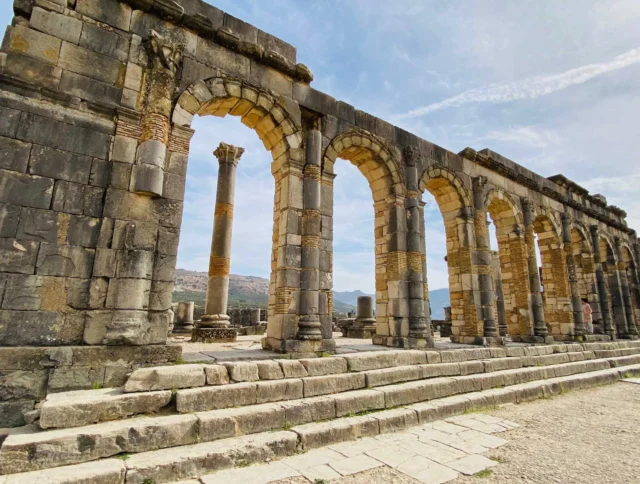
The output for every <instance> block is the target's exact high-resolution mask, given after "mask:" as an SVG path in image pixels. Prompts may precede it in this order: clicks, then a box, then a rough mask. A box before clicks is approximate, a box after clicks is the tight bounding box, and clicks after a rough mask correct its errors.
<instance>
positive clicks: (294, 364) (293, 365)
mask: <svg viewBox="0 0 640 484" xmlns="http://www.w3.org/2000/svg"><path fill="white" fill-rule="evenodd" d="M278 364H279V365H280V368H282V373H283V375H284V378H303V377H305V376H307V375H308V373H307V369H306V368H305V367H304V366H303V365H302V363H300V362H299V361H298V360H278Z"/></svg>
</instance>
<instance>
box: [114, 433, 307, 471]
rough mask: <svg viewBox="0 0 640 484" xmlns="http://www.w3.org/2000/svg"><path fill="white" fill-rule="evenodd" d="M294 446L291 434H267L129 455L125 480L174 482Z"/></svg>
mask: <svg viewBox="0 0 640 484" xmlns="http://www.w3.org/2000/svg"><path fill="white" fill-rule="evenodd" d="M297 444H298V438H297V436H296V434H295V433H293V432H267V433H263V434H259V435H247V436H242V437H237V438H234V439H224V440H219V441H215V442H206V443H201V444H195V445H189V446H182V447H178V448H175V449H164V450H158V451H154V452H149V453H146V454H138V455H132V456H131V457H130V458H129V459H128V460H127V461H126V465H127V479H129V480H130V481H131V482H135V483H142V482H143V481H144V480H145V479H148V480H153V481H155V482H173V481H176V480H179V479H184V478H189V477H191V476H193V475H194V474H195V475H202V474H206V473H208V472H213V471H217V470H220V469H226V468H230V467H233V466H235V465H237V464H240V463H243V465H247V464H252V463H257V462H265V461H266V460H268V459H269V460H273V459H277V458H279V457H284V456H288V455H293V454H294V453H295V452H296V447H297Z"/></svg>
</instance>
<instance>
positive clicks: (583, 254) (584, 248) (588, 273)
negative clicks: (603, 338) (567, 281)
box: [571, 226, 604, 334]
mask: <svg viewBox="0 0 640 484" xmlns="http://www.w3.org/2000/svg"><path fill="white" fill-rule="evenodd" d="M571 246H572V247H573V260H574V264H575V267H576V279H577V282H578V290H579V291H580V299H586V300H587V301H588V303H589V305H590V306H591V310H592V311H593V313H592V315H591V317H592V319H593V332H594V333H596V334H604V323H603V316H602V310H601V307H600V298H599V296H598V286H597V281H596V272H595V271H596V267H595V260H594V257H593V250H592V249H591V244H590V243H589V239H588V238H587V235H586V232H585V231H584V230H583V229H582V228H579V227H575V226H574V227H572V228H571Z"/></svg>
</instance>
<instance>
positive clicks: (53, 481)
mask: <svg viewBox="0 0 640 484" xmlns="http://www.w3.org/2000/svg"><path fill="white" fill-rule="evenodd" d="M629 374H640V364H635V365H625V366H621V367H617V368H613V369H606V370H599V371H591V372H587V373H582V374H576V375H570V376H562V377H556V378H550V379H547V380H540V381H533V382H527V383H518V384H515V385H512V386H508V387H503V388H494V389H491V390H482V391H476V392H471V393H467V394H464V395H455V396H449V397H443V398H438V399H435V400H431V401H428V402H421V403H415V404H411V405H408V406H406V407H403V408H396V409H390V410H383V411H380V412H374V413H370V414H367V415H360V416H353V417H343V418H339V419H336V420H332V421H329V422H313V423H307V424H303V425H298V426H294V427H292V428H290V430H281V431H277V432H262V433H258V434H254V435H246V436H240V437H234V438H228V439H223V440H218V441H215V442H201V443H196V444H192V445H183V446H181V447H174V448H169V449H161V450H154V451H147V452H141V453H138V454H135V455H131V456H129V457H128V458H127V459H123V460H120V459H114V458H110V459H103V460H100V461H99V463H95V462H94V463H84V464H75V465H69V466H64V467H59V468H57V469H46V470H39V471H34V472H27V473H21V474H12V475H6V476H0V484H18V483H24V482H47V483H50V484H58V483H64V484H81V483H82V484H87V483H95V484H116V483H117V484H121V483H123V482H124V483H126V484H130V483H131V484H144V483H149V482H153V483H155V484H162V483H171V482H176V481H181V480H189V479H197V478H199V477H202V476H203V475H206V474H209V473H211V472H216V471H219V470H223V469H228V468H231V467H235V466H246V465H248V464H252V463H258V462H265V461H272V460H275V459H279V458H282V457H285V456H290V455H294V454H298V453H301V452H306V451H307V450H310V449H313V448H317V447H322V446H326V445H331V444H336V443H340V442H345V441H352V440H355V439H358V438H361V437H369V436H375V435H378V434H381V433H388V432H394V431H398V430H402V429H404V428H407V427H410V426H413V425H417V424H424V423H429V422H433V421H435V420H441V419H444V418H448V417H452V416H455V415H460V414H463V413H465V412H468V411H473V410H477V409H481V408H486V407H491V406H496V405H502V404H507V403H522V402H526V401H530V400H534V399H538V398H544V397H549V396H553V395H559V394H562V393H564V392H567V391H573V390H578V389H582V388H588V387H592V386H597V385H603V384H609V383H613V382H615V381H617V380H619V379H621V378H623V377H627V376H628V375H629ZM365 391H371V390H365ZM320 398H326V397H320ZM2 451H3V452H4V448H3V449H2ZM212 477H213V478H215V474H213V476H212ZM187 482H189V481H187ZM193 482H197V481H193ZM211 482H215V480H212V481H211Z"/></svg>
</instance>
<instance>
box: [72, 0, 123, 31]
mask: <svg viewBox="0 0 640 484" xmlns="http://www.w3.org/2000/svg"><path fill="white" fill-rule="evenodd" d="M76 11H77V12H78V13H81V14H82V15H86V16H87V17H91V18H93V19H95V20H98V21H100V22H104V23H105V24H107V25H111V26H112V27H115V28H117V29H120V30H124V31H125V32H128V31H129V23H130V22H131V7H130V6H129V5H127V4H125V3H119V2H116V3H114V2H106V1H104V0H100V1H98V2H95V1H92V0H77V1H76Z"/></svg>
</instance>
